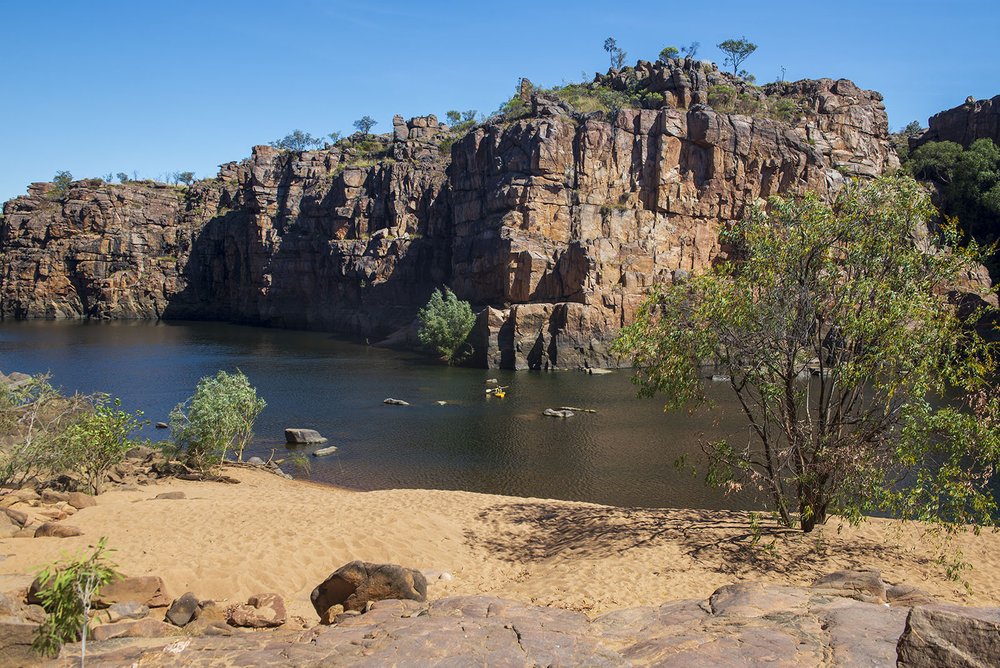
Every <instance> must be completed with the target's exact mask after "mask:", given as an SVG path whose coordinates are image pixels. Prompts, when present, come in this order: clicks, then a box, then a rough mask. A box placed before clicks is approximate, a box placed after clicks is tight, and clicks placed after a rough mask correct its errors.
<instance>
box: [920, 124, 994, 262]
mask: <svg viewBox="0 0 1000 668" xmlns="http://www.w3.org/2000/svg"><path fill="white" fill-rule="evenodd" d="M906 167H907V168H908V169H909V170H910V172H911V173H912V174H913V175H914V176H915V177H916V178H918V179H923V180H928V181H934V182H935V183H936V184H937V185H938V187H939V190H940V194H941V211H942V213H944V214H945V215H948V216H955V217H957V218H958V222H959V225H961V227H962V229H963V230H964V231H966V232H967V233H968V234H969V235H970V236H971V237H972V238H973V239H975V240H977V241H978V242H979V243H981V244H994V243H997V242H1000V148H998V147H997V145H996V144H994V143H993V141H992V140H990V139H978V140H976V141H974V142H973V143H972V144H971V145H970V146H969V148H967V149H964V150H963V149H962V146H961V145H960V144H956V143H955V142H948V141H943V142H927V143H926V144H923V145H921V146H918V147H917V148H916V149H915V150H914V151H913V153H911V154H910V156H909V160H908V161H907V163H906ZM987 266H989V268H990V270H991V272H992V273H993V276H994V277H997V276H1000V255H998V254H996V253H994V255H993V256H992V257H991V258H990V259H989V260H988V261H987Z"/></svg>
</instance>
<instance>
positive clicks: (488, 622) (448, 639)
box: [0, 562, 1000, 668]
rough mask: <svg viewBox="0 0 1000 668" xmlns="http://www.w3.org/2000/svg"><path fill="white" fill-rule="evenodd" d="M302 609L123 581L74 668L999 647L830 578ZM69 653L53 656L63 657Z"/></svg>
mask: <svg viewBox="0 0 1000 668" xmlns="http://www.w3.org/2000/svg"><path fill="white" fill-rule="evenodd" d="M40 586H43V585H41V583H39V582H37V581H36V582H34V583H32V586H31V587H30V588H29V590H28V591H27V593H26V594H25V593H24V592H20V593H18V592H14V593H13V594H5V595H0V665H19V664H18V661H23V660H25V658H26V657H28V656H29V655H28V654H26V652H27V651H28V650H27V646H28V645H30V642H31V637H32V636H33V633H34V628H35V627H36V626H37V624H38V623H40V622H41V621H42V620H43V619H44V617H45V612H44V610H42V609H41V608H40V607H39V606H38V605H37V598H36V597H37V592H38V589H39V587H40ZM22 599H23V600H24V603H21V602H20V601H21V600H22ZM311 600H312V603H313V606H314V608H315V610H316V612H317V615H318V616H319V622H320V624H319V625H316V624H314V623H312V622H310V621H308V620H304V619H301V618H289V617H288V615H287V613H286V611H285V601H284V599H283V598H282V597H281V596H280V595H279V594H276V593H261V594H256V595H254V596H251V597H250V598H249V599H248V600H247V602H246V603H240V604H233V605H228V606H223V605H221V604H220V603H217V602H214V601H205V600H199V599H198V597H197V596H196V595H195V594H194V593H192V592H187V593H185V594H184V595H182V596H180V597H178V598H176V599H172V600H171V599H170V597H169V596H168V595H167V594H166V591H165V589H164V585H163V582H162V581H161V580H160V579H159V578H157V577H153V576H146V577H140V578H126V579H124V580H120V581H119V582H116V583H114V584H112V585H108V586H107V587H105V588H104V589H103V590H102V591H101V592H100V594H99V596H98V598H97V608H98V609H97V610H96V612H95V613H94V616H93V620H92V623H93V624H94V626H93V629H92V632H91V633H92V636H93V639H94V641H96V642H92V643H91V644H90V647H89V653H88V654H89V657H90V660H91V661H93V662H95V663H96V664H98V665H143V666H170V665H179V664H183V665H239V666H264V665H282V666H318V665H491V666H492V665H504V666H507V665H510V666H515V665H517V666H522V665H524V666H532V665H533V666H539V665H588V666H631V665H661V666H719V665H747V666H757V665H768V666H828V665H837V666H841V665H843V666H861V665H865V666H888V665H897V666H901V667H902V666H907V667H918V666H919V667H928V668H929V667H932V666H933V667H935V668H938V667H942V666H991V665H995V663H994V661H995V659H996V656H997V654H996V648H997V639H998V638H1000V609H998V608H963V607H960V606H953V605H943V604H939V603H936V602H934V601H933V600H932V599H931V598H930V597H929V596H928V595H927V594H925V593H923V592H922V591H921V590H919V589H917V588H915V587H912V586H901V585H887V584H886V583H885V582H884V581H883V580H882V579H881V576H880V574H879V572H878V571H874V570H854V571H838V572H835V573H832V574H830V575H828V576H825V577H823V578H820V579H819V580H817V581H816V582H815V583H814V584H813V585H812V586H811V587H788V586H780V585H764V584H760V583H752V582H749V583H738V584H733V585H727V586H725V587H721V588H720V589H718V590H716V591H715V592H714V593H713V594H712V595H711V596H710V597H709V598H708V599H706V600H701V601H699V600H683V601H674V602H669V603H664V604H663V605H660V606H644V607H638V608H629V609H625V610H618V611H614V612H609V613H606V614H603V615H600V616H598V617H596V618H594V619H589V618H588V617H587V616H586V615H584V614H582V613H579V612H572V611H568V610H560V609H554V608H544V607H539V606H532V605H529V604H524V603H518V602H514V601H508V600H503V599H500V598H496V597H493V596H459V597H452V598H444V599H440V600H436V601H430V602H428V600H427V581H426V579H425V577H424V575H423V574H422V573H421V572H420V571H416V570H413V569H408V568H403V567H401V566H398V565H395V564H369V563H363V562H351V563H349V564H346V565H345V566H343V567H341V568H339V569H338V570H337V571H335V572H334V573H333V574H332V575H331V576H330V577H329V578H327V579H326V580H325V581H324V582H322V583H320V584H319V585H318V586H317V587H316V588H315V589H314V590H313V592H312V596H311ZM240 629H243V630H248V629H249V630H260V629H273V630H270V631H268V632H267V633H263V634H250V635H247V634H245V633H239V630H240ZM129 639H144V640H141V641H140V640H132V641H129ZM149 639H159V641H158V642H154V641H152V640H149ZM109 640H115V642H105V641H109ZM78 652H79V648H78V647H77V646H74V645H68V646H67V647H66V648H64V651H63V658H64V659H71V658H72V657H73V656H74V653H78ZM4 659H6V660H7V663H4Z"/></svg>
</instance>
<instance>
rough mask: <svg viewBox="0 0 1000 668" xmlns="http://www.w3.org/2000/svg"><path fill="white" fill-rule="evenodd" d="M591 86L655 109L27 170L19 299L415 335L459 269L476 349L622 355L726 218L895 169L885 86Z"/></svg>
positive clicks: (416, 124) (541, 105) (698, 67)
mask: <svg viewBox="0 0 1000 668" xmlns="http://www.w3.org/2000/svg"><path fill="white" fill-rule="evenodd" d="M591 88H595V89H596V88H601V89H615V90H628V91H632V92H635V91H639V92H640V93H641V94H642V95H643V96H645V97H643V98H642V100H643V102H642V106H644V107H647V108H641V109H640V108H636V109H633V108H625V109H622V110H621V111H619V112H617V113H610V114H608V113H604V114H602V113H579V112H577V111H575V110H574V109H573V108H572V107H571V105H569V104H567V103H566V102H565V101H563V100H560V99H559V98H558V97H556V96H553V95H551V94H546V93H534V94H531V95H530V105H531V106H530V112H529V113H526V114H525V115H524V116H523V117H521V118H516V119H515V118H512V117H510V116H508V117H504V116H497V117H494V118H491V119H489V120H487V121H486V122H485V123H483V124H481V125H480V126H478V127H476V128H474V129H472V130H471V131H470V132H468V133H467V134H465V135H464V136H458V135H456V134H455V133H454V132H452V131H451V130H449V128H447V126H444V125H442V124H439V123H438V122H437V120H436V119H435V118H434V117H433V116H429V117H418V118H414V119H411V120H410V121H409V122H404V121H403V119H401V118H399V117H397V118H396V119H395V121H394V131H393V133H392V134H391V135H384V136H381V137H377V138H368V137H359V136H355V137H354V138H352V139H351V140H349V141H347V142H340V143H338V144H337V145H335V146H333V147H331V148H328V149H325V150H318V151H305V152H298V153H296V152H283V151H278V150H276V149H273V148H270V147H264V146H258V147H256V148H254V150H253V155H252V156H251V158H249V159H247V160H244V161H242V162H239V163H229V164H227V165H223V166H222V168H221V170H220V172H219V175H218V176H217V177H216V178H215V179H211V180H205V181H200V182H198V183H196V184H194V185H193V186H191V187H189V188H178V187H172V186H166V185H163V184H153V183H150V182H140V183H127V184H122V185H112V184H105V183H103V182H100V181H78V182H75V183H73V184H72V185H71V186H70V188H69V189H68V191H67V192H65V193H55V191H54V190H53V186H52V185H51V184H32V186H31V187H30V188H29V191H28V194H27V195H26V196H23V197H18V198H16V199H14V200H11V201H10V202H7V203H6V204H5V205H4V218H3V222H2V225H0V316H2V317H6V318H11V317H14V318H35V317H48V318H80V317H91V318H158V317H164V318H199V319H221V320H228V321H236V322H248V323H258V324H265V325H275V326H287V327H308V328H322V329H328V330H332V331H336V332H340V333H342V334H346V335H353V336H364V337H369V338H371V339H378V338H381V337H385V336H389V335H392V334H393V333H395V334H396V335H395V336H394V337H393V338H394V340H403V339H405V338H406V334H407V331H408V330H409V329H410V328H411V323H412V321H413V318H414V314H415V313H416V310H417V309H418V308H419V307H420V306H421V305H422V304H423V303H424V302H425V301H426V299H427V297H428V295H429V294H430V292H431V291H432V290H433V289H435V288H437V287H438V286H441V285H445V284H447V285H451V286H452V287H453V289H454V290H455V292H456V293H457V294H458V295H459V296H460V297H462V298H464V299H467V300H469V301H471V302H472V303H473V304H474V305H475V307H476V308H477V309H478V310H479V312H480V316H479V322H478V325H477V328H476V330H475V331H474V335H473V338H474V343H475V345H476V349H477V356H476V361H477V362H478V363H480V364H483V365H489V366H491V367H506V368H540V369H545V368H567V367H576V366H581V365H596V366H609V365H615V364H617V363H618V360H616V359H615V358H613V357H612V356H611V355H610V354H609V352H608V346H609V343H610V341H611V340H612V339H613V337H614V335H615V333H616V332H617V330H618V328H620V327H621V326H622V324H623V323H625V322H627V321H628V320H629V318H630V317H631V315H632V313H633V312H634V309H635V308H636V307H637V305H638V304H639V302H640V301H641V299H642V297H643V295H644V294H645V293H646V291H647V290H648V288H649V287H650V286H652V285H653V284H655V283H661V282H669V281H672V280H674V278H675V277H677V276H678V275H684V274H686V273H687V272H697V271H701V270H704V269H705V268H706V267H708V266H709V265H710V264H711V263H712V262H713V261H714V260H715V259H716V258H717V257H719V256H720V255H722V254H724V252H725V249H724V248H722V247H721V246H720V245H719V241H718V232H719V229H720V226H721V225H722V224H724V223H725V222H726V221H731V220H735V219H738V218H740V217H741V216H742V215H743V213H744V210H745V208H746V206H747V205H748V204H749V203H750V202H752V201H753V200H755V199H756V198H758V197H766V196H768V195H770V194H773V193H777V192H801V191H804V190H813V191H817V192H820V193H828V192H830V191H831V190H833V189H836V188H837V187H838V186H839V184H840V183H841V182H842V180H843V178H844V176H843V175H844V174H848V175H862V176H867V175H875V174H879V173H881V172H882V171H884V170H885V169H887V168H890V167H893V166H895V165H896V164H897V161H896V157H895V154H894V153H893V152H892V150H891V148H890V147H889V143H888V122H887V119H886V115H885V111H884V107H883V105H882V102H881V96H879V94H878V93H874V92H872V91H863V90H860V89H859V88H857V87H856V86H855V85H854V84H852V83H851V82H849V81H846V80H838V81H833V80H829V79H820V80H817V81H800V82H795V83H778V84H769V85H768V86H765V87H762V88H757V87H752V86H749V85H748V84H745V83H743V82H741V81H739V80H737V79H735V78H733V77H731V76H729V75H727V74H724V73H722V72H720V71H719V70H718V69H717V68H715V67H714V66H709V65H708V64H705V63H702V62H696V61H689V60H675V61H670V62H669V63H667V64H661V63H656V64H651V63H646V62H640V63H639V64H638V65H637V66H636V67H635V68H626V70H624V71H623V72H611V73H609V74H608V75H604V76H598V77H597V78H596V79H595V82H594V83H593V84H591ZM720 95H722V96H723V97H722V99H721V101H720V97H719V96H720ZM528 96H529V93H528V92H527V91H526V92H525V97H526V98H527V97H528ZM637 99H638V98H637ZM776 101H777V102H781V105H777V104H775V103H776ZM709 103H712V104H714V105H715V108H713V107H712V106H710V104H709ZM769 109H780V113H771V112H769V111H768V110H769ZM738 111H743V112H745V113H737V112H738ZM727 112H728V113H727ZM609 118H610V119H611V120H608V119H609ZM449 147H450V148H449Z"/></svg>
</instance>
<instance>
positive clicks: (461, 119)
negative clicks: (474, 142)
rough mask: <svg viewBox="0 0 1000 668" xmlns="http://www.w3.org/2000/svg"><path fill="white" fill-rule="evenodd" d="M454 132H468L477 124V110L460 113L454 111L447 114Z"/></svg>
mask: <svg viewBox="0 0 1000 668" xmlns="http://www.w3.org/2000/svg"><path fill="white" fill-rule="evenodd" d="M445 117H446V118H447V119H448V123H449V124H451V130H452V131H453V132H466V131H468V130H470V129H472V127H473V126H474V125H475V124H476V110H475V109H468V110H466V111H462V112H458V111H455V110H454V109H453V110H451V111H448V112H446V113H445Z"/></svg>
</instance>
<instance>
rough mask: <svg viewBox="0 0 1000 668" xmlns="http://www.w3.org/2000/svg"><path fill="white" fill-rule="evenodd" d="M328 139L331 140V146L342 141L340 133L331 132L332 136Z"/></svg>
mask: <svg viewBox="0 0 1000 668" xmlns="http://www.w3.org/2000/svg"><path fill="white" fill-rule="evenodd" d="M327 138H328V139H329V140H330V141H329V143H330V144H336V143H337V142H339V141H340V133H339V132H331V133H330V134H328V135H327Z"/></svg>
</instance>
